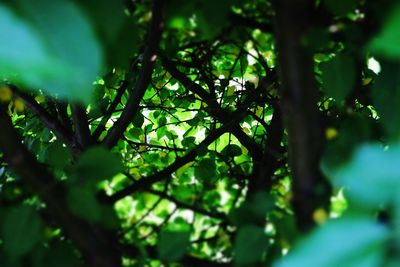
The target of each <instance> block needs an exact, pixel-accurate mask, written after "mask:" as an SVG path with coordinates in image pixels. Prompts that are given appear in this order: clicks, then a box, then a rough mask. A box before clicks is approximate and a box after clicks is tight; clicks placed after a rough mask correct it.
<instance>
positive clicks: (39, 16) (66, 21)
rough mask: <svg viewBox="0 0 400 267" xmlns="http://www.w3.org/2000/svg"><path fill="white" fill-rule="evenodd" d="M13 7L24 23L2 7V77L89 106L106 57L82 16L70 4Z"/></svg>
mask: <svg viewBox="0 0 400 267" xmlns="http://www.w3.org/2000/svg"><path fill="white" fill-rule="evenodd" d="M13 6H14V7H16V8H17V12H18V15H20V17H18V16H17V15H16V14H14V12H13V11H12V10H11V9H9V8H7V7H6V6H5V5H0V32H1V33H2V34H3V35H4V36H7V38H5V39H4V40H2V42H1V43H0V77H1V78H6V79H9V80H11V81H13V82H15V83H20V84H22V85H24V86H26V87H29V88H34V89H41V90H44V91H45V92H47V93H48V94H51V95H57V96H59V97H68V98H71V99H74V100H79V101H86V102H88V101H89V100H90V98H91V93H92V86H91V85H92V83H93V81H94V80H95V78H96V76H97V75H99V74H100V71H101V68H102V54H101V53H102V52H101V48H100V45H99V44H98V42H97V39H96V37H95V34H94V32H93V30H92V28H91V25H90V23H89V22H88V20H87V19H86V17H85V16H84V14H83V13H82V12H81V11H80V9H79V8H78V7H76V6H75V4H74V3H73V2H72V1H66V0H60V1H51V0H38V1H35V2H32V1H23V0H19V1H16V2H15V3H14V5H13ZM44 10H45V11H46V12H43V11H44ZM66 48H68V49H66ZM22 51H23V52H22Z"/></svg>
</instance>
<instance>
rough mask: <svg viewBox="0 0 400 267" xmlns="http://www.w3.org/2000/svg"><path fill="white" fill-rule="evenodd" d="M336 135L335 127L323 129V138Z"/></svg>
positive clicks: (330, 138) (329, 138) (331, 137)
mask: <svg viewBox="0 0 400 267" xmlns="http://www.w3.org/2000/svg"><path fill="white" fill-rule="evenodd" d="M337 136H338V131H337V130H336V129H335V128H332V127H329V128H327V129H326V131H325V138H326V139H327V140H332V139H335V138H336V137H337Z"/></svg>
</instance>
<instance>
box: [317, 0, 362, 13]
mask: <svg viewBox="0 0 400 267" xmlns="http://www.w3.org/2000/svg"><path fill="white" fill-rule="evenodd" d="M358 2H359V0H324V4H325V5H326V6H327V8H328V9H329V10H330V11H331V12H332V13H333V14H335V15H337V16H344V15H346V14H348V13H350V12H351V11H353V10H354V9H355V8H356V6H357V3H358Z"/></svg>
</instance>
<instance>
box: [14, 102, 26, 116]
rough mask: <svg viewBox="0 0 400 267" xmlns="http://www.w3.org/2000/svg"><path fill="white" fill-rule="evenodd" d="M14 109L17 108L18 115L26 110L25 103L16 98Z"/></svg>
mask: <svg viewBox="0 0 400 267" xmlns="http://www.w3.org/2000/svg"><path fill="white" fill-rule="evenodd" d="M14 107H15V111H16V112H17V113H19V112H22V111H24V110H25V103H24V101H22V99H21V98H16V99H15V100H14Z"/></svg>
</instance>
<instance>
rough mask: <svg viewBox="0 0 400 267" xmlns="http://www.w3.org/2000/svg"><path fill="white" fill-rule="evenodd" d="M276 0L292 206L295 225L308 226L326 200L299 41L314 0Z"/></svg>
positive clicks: (310, 87)
mask: <svg viewBox="0 0 400 267" xmlns="http://www.w3.org/2000/svg"><path fill="white" fill-rule="evenodd" d="M274 4H275V5H274V7H275V11H276V28H275V33H276V36H277V49H278V64H279V70H280V80H281V84H282V87H281V97H282V109H283V114H284V116H285V117H284V119H285V121H286V126H287V129H288V135H289V137H288V149H289V165H290V168H291V172H292V177H293V193H294V196H293V206H294V210H295V214H296V217H297V221H298V226H299V228H300V229H302V230H308V229H310V228H311V227H312V226H313V225H314V221H313V218H312V214H313V212H314V210H315V209H316V208H317V207H318V205H319V204H322V203H321V200H322V201H326V200H329V192H327V191H328V190H325V191H324V192H323V194H325V196H323V195H322V196H321V195H318V193H317V190H318V188H319V187H321V186H322V185H323V184H324V182H323V181H324V179H323V177H322V175H321V172H320V170H319V161H320V156H321V146H322V142H323V138H322V132H321V127H320V118H319V114H318V107H317V94H318V88H317V85H316V81H315V78H314V68H313V57H312V54H311V53H310V51H309V49H307V48H306V47H304V44H303V42H302V40H303V38H304V35H305V34H306V33H307V31H308V30H309V28H310V21H309V20H310V18H311V13H312V10H313V1H308V0H277V1H274ZM319 191H320V190H319ZM320 192H321V191H320Z"/></svg>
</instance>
